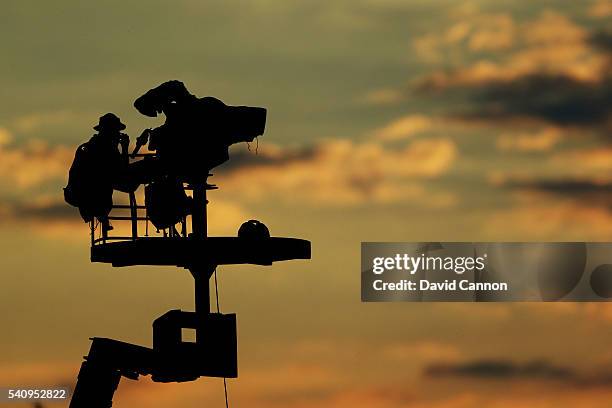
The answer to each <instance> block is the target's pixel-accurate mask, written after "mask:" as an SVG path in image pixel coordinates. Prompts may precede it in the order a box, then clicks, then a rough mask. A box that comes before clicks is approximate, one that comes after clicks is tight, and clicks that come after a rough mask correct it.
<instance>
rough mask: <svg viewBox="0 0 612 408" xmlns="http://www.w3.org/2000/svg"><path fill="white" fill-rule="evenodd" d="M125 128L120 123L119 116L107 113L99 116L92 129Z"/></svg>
mask: <svg viewBox="0 0 612 408" xmlns="http://www.w3.org/2000/svg"><path fill="white" fill-rule="evenodd" d="M123 129H125V125H124V124H123V123H121V120H120V119H119V117H118V116H117V115H115V114H113V113H107V114H105V115H102V116H100V121H99V122H98V124H97V125H96V126H94V130H123Z"/></svg>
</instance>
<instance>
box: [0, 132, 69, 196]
mask: <svg viewBox="0 0 612 408" xmlns="http://www.w3.org/2000/svg"><path fill="white" fill-rule="evenodd" d="M74 150H75V148H74V147H69V146H50V145H49V144H48V143H46V142H44V141H42V140H39V139H31V140H30V141H29V142H28V143H27V144H26V145H25V146H23V147H12V146H2V145H0V180H2V182H3V183H7V184H8V185H9V186H13V187H17V188H18V189H24V190H25V189H28V188H31V187H35V186H37V185H40V184H42V183H45V182H49V181H58V180H66V179H67V174H68V169H69V168H70V164H71V163H72V159H73V158H74Z"/></svg>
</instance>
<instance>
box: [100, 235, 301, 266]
mask: <svg viewBox="0 0 612 408" xmlns="http://www.w3.org/2000/svg"><path fill="white" fill-rule="evenodd" d="M292 259H310V242H309V241H306V240H303V239H297V238H281V237H269V238H257V239H248V238H241V237H205V238H195V237H163V238H160V237H155V238H150V237H139V238H136V239H131V238H127V237H126V238H120V239H115V240H113V241H110V240H107V241H106V242H105V243H97V244H95V245H93V246H92V247H91V261H92V262H103V263H110V264H112V265H113V266H116V267H121V266H134V265H166V266H168V265H171V266H178V267H183V268H190V267H191V265H193V264H194V263H195V262H197V263H201V264H206V265H237V264H253V265H272V263H273V262H278V261H288V260H292Z"/></svg>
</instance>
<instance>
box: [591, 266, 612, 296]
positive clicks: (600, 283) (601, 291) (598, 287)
mask: <svg viewBox="0 0 612 408" xmlns="http://www.w3.org/2000/svg"><path fill="white" fill-rule="evenodd" d="M591 288H592V289H593V292H595V293H596V294H597V295H598V296H601V297H602V298H608V299H610V298H612V265H610V264H603V265H599V266H598V267H597V268H595V269H594V270H593V272H592V273H591Z"/></svg>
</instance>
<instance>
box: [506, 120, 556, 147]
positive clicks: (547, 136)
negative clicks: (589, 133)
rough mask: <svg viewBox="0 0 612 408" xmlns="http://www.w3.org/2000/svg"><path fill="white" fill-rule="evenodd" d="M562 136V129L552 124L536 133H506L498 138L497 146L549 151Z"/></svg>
mask: <svg viewBox="0 0 612 408" xmlns="http://www.w3.org/2000/svg"><path fill="white" fill-rule="evenodd" d="M561 136H562V132H561V130H560V129H559V128H557V127H552V126H551V127H546V128H544V129H541V130H540V131H538V132H535V133H519V134H510V133H505V134H502V135H500V136H499V137H498V138H497V148H498V149H499V150H502V151H510V150H516V151H520V152H547V151H550V150H551V149H552V148H553V147H555V145H556V144H557V143H558V142H559V140H560V139H561Z"/></svg>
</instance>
